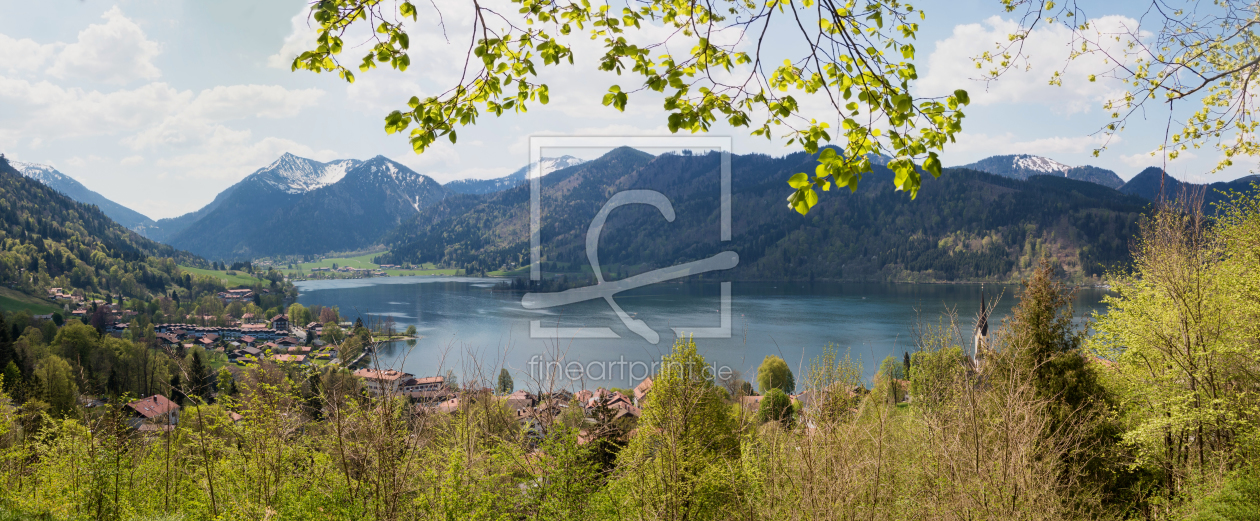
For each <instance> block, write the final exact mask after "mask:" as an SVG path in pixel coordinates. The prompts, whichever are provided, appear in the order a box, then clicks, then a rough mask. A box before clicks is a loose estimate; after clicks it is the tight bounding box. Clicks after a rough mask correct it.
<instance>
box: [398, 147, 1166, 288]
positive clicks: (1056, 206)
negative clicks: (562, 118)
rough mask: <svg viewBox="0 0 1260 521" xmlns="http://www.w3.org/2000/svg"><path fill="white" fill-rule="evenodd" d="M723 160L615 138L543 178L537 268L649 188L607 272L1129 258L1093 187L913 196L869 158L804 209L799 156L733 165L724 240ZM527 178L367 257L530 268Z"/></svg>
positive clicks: (421, 224) (605, 244) (1093, 269)
mask: <svg viewBox="0 0 1260 521" xmlns="http://www.w3.org/2000/svg"><path fill="white" fill-rule="evenodd" d="M720 162H721V161H720V156H719V155H718V154H716V153H714V154H708V155H695V156H683V155H675V154H664V155H660V156H652V155H650V154H646V153H644V152H641V151H638V150H634V149H629V148H621V149H616V150H613V151H611V152H609V153H608V154H606V155H604V156H603V157H600V158H598V159H595V160H592V161H589V162H586V163H581V164H579V165H576V166H572V167H568V168H563V169H560V170H557V171H555V172H552V173H551V174H549V175H547V176H545V177H544V178H543V179H542V185H541V186H542V190H543V192H542V194H541V203H542V209H543V214H542V228H541V229H540V232H539V233H540V237H541V239H542V244H543V257H544V259H543V265H544V271H546V272H549V273H570V274H574V273H582V272H583V271H584V270H585V271H586V273H588V274H589V268H588V267H587V259H586V233H587V227H588V226H589V224H590V222H591V220H592V218H593V217H594V216H595V214H596V213H598V212H599V211H600V209H601V207H602V206H603V205H604V203H605V201H607V200H608V197H609V195H610V194H612V193H615V192H617V191H622V190H655V191H659V192H661V193H663V194H667V197H669V198H670V200H671V201H672V207H673V210H674V213H675V218H674V219H673V221H672V222H671V221H667V220H665V219H664V218H662V216H661V215H660V213H659V212H658V211H657V210H656V209H655V208H649V207H646V206H643V205H631V206H627V207H624V208H619V209H617V210H616V211H615V212H613V213H612V214H611V215H610V216H609V217H608V220H607V222H606V224H605V226H604V228H603V233H602V236H601V238H600V242H599V246H598V247H599V255H600V259H601V260H602V262H603V264H602V268H603V270H604V271H605V272H606V273H605V276H606V277H607V278H610V279H612V278H621V277H624V276H627V275H634V274H637V273H642V272H644V271H647V270H651V269H657V268H663V267H667V266H671V265H675V264H679V263H683V262H688V261H693V260H699V259H703V258H707V257H710V256H712V255H714V254H716V253H719V252H721V251H726V250H730V251H734V252H736V253H737V254H738V255H739V265H738V267H737V268H736V269H735V270H736V274H737V275H736V276H739V277H741V278H742V279H744V280H755V279H764V280H782V279H807V278H815V277H821V278H829V279H839V280H880V281H886V280H919V281H938V280H1011V279H1014V278H1018V277H1019V276H1021V275H1022V274H1025V273H1026V272H1027V270H1029V269H1030V268H1031V267H1032V266H1034V265H1035V264H1036V260H1037V259H1038V258H1040V257H1041V256H1042V255H1047V256H1051V257H1054V258H1056V259H1058V260H1059V262H1060V265H1061V266H1063V268H1064V269H1065V270H1066V271H1068V272H1069V273H1071V274H1073V275H1075V276H1078V277H1087V276H1090V275H1098V274H1101V273H1103V272H1104V271H1105V270H1106V269H1108V268H1109V267H1111V266H1114V265H1116V264H1118V263H1122V262H1126V261H1127V260H1128V258H1129V257H1128V255H1129V250H1128V242H1129V239H1130V237H1132V235H1133V233H1134V232H1135V231H1136V226H1137V224H1136V223H1137V220H1138V217H1139V216H1140V215H1141V213H1142V212H1143V211H1144V210H1145V208H1146V207H1147V206H1148V202H1147V201H1145V200H1143V199H1141V198H1139V197H1135V196H1131V195H1126V194H1122V193H1120V192H1118V191H1116V190H1113V189H1111V188H1108V187H1105V186H1100V185H1098V184H1096V183H1092V182H1084V181H1079V180H1074V179H1067V178H1065V177H1062V176H1047V175H1038V176H1032V177H1029V178H1027V179H1011V178H1007V177H1003V176H998V175H993V174H989V173H986V172H979V171H975V170H971V169H966V168H956V169H951V170H950V171H949V172H948V173H947V174H946V175H945V176H942V177H941V178H940V179H934V178H932V177H931V176H925V178H924V182H923V187H922V189H921V191H920V192H919V196H918V198H917V200H914V201H911V200H910V199H909V198H908V197H906V196H905V194H903V193H900V192H896V191H895V190H894V189H893V183H892V179H893V177H894V174H893V173H892V172H891V171H889V170H888V169H887V168H885V167H883V166H878V165H877V166H876V167H875V170H874V172H872V173H870V174H867V175H866V176H865V178H864V179H863V180H862V183H861V184H860V186H859V188H858V190H857V192H856V193H853V194H850V193H848V192H847V191H841V192H840V193H834V192H833V193H829V194H823V195H822V198H823V201H822V202H821V203H820V204H819V205H818V206H815V207H814V209H813V210H812V211H811V212H810V214H809V215H808V216H805V217H801V216H799V215H797V214H795V213H794V212H791V211H790V210H789V209H788V208H787V204H786V202H785V201H784V179H787V178H788V177H790V176H791V175H792V174H794V173H796V172H801V171H810V170H812V169H813V167H814V165H815V164H816V160H815V158H814V157H813V156H811V155H809V154H805V153H797V154H791V155H788V156H785V157H780V158H772V157H768V156H764V155H757V154H750V155H742V156H741V155H736V156H733V157H732V159H731V178H732V182H731V206H732V209H733V211H732V216H731V217H732V223H731V225H732V240H731V241H730V242H721V241H719V240H718V237H719V232H720V220H719V216H720V212H719V208H720V204H719V201H720V200H719V194H718V190H717V183H716V179H717V178H718V177H717V176H718V169H719V167H720ZM528 204H529V187H528V186H516V187H514V188H510V189H507V190H503V191H500V192H495V193H491V194H481V195H472V194H453V195H451V196H449V197H447V198H446V199H443V200H442V201H440V202H439V203H437V204H434V205H433V206H430V207H428V208H425V209H423V210H422V211H421V212H420V213H419V214H418V215H417V216H416V217H415V218H413V219H411V220H410V221H409V222H407V223H405V224H404V225H403V226H400V227H399V228H398V229H397V230H395V231H394V232H393V233H392V234H391V235H390V236H389V237H388V238H387V239H386V244H387V245H388V246H389V247H390V248H391V249H390V252H389V253H387V254H385V255H382V256H381V257H380V259H379V261H380V262H387V263H399V262H412V263H418V262H436V263H440V264H443V265H448V266H459V267H463V268H465V269H468V270H470V271H473V272H476V271H489V270H495V269H502V268H504V267H511V266H514V265H521V264H523V263H524V262H528V259H529V254H528V251H529V250H528V244H529V224H528V212H527V210H528Z"/></svg>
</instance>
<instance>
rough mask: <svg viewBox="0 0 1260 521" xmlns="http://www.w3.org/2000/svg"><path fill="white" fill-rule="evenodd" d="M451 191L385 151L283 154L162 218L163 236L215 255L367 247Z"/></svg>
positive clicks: (247, 255) (178, 244) (242, 256)
mask: <svg viewBox="0 0 1260 521" xmlns="http://www.w3.org/2000/svg"><path fill="white" fill-rule="evenodd" d="M445 197H446V191H445V190H443V188H442V186H441V185H439V184H438V183H437V182H436V181H434V180H433V179H430V178H429V177H428V176H425V175H422V174H419V173H417V172H415V171H413V170H411V169H410V168H407V167H406V166H403V165H401V164H399V163H397V162H395V161H392V160H390V159H388V158H386V157H384V156H376V157H374V158H372V159H369V160H367V161H360V160H357V159H339V160H334V161H329V162H320V161H315V160H313V159H307V158H302V157H298V156H295V155H293V154H288V153H286V154H284V155H283V156H281V157H280V158H279V159H277V160H276V161H274V162H272V163H271V164H270V165H268V166H266V167H263V168H260V169H258V170H257V171H255V172H254V173H253V174H250V175H249V176H247V177H246V178H245V179H242V180H241V181H240V182H238V183H236V184H235V185H232V186H231V187H229V188H228V189H227V190H224V191H223V192H222V193H220V194H219V195H218V196H217V197H215V199H214V201H212V202H211V203H210V204H208V205H206V206H205V207H204V208H201V209H200V210H197V211H196V212H192V213H190V214H187V215H184V216H180V217H177V218H174V219H163V220H162V221H159V222H158V223H157V226H158V229H157V230H155V233H154V235H156V236H160V237H162V240H163V241H164V242H167V243H168V244H171V245H173V246H176V247H179V248H184V249H187V250H189V251H192V252H194V253H198V254H201V255H203V256H206V257H209V258H215V259H247V258H257V257H264V256H272V255H287V254H308V253H324V252H328V251H336V250H348V249H356V248H363V247H367V246H371V245H373V244H376V243H377V241H379V240H380V238H381V236H383V235H384V234H386V233H388V232H389V231H391V230H392V229H394V228H395V227H397V226H398V224H399V223H401V222H402V221H403V220H405V219H408V218H411V217H412V216H414V215H415V214H416V212H418V211H419V210H420V209H421V208H424V207H426V206H429V205H431V204H433V203H435V202H437V201H440V200H442V199H443V198H445Z"/></svg>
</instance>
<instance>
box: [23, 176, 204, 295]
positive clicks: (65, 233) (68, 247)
mask: <svg viewBox="0 0 1260 521" xmlns="http://www.w3.org/2000/svg"><path fill="white" fill-rule="evenodd" d="M0 201H3V202H4V204H0V238H3V239H4V240H2V241H0V258H3V259H4V262H0V284H4V285H6V286H9V287H12V288H14V289H17V290H19V291H22V292H25V293H27V294H30V295H35V296H38V297H44V296H45V295H46V293H45V292H46V291H47V290H48V289H49V288H52V287H62V288H66V289H71V288H74V289H81V290H84V291H88V292H102V293H110V294H114V295H119V294H121V295H126V296H129V297H148V296H151V295H152V294H154V293H157V294H164V293H165V289H166V287H167V286H168V285H170V284H172V283H178V282H177V281H178V279H179V277H180V272H179V268H177V267H176V263H178V264H183V265H191V266H196V267H200V266H206V265H207V264H208V263H206V262H205V260H204V259H201V258H198V257H196V256H194V255H191V254H189V253H188V252H184V251H177V250H176V249H175V248H172V247H170V246H167V245H165V244H158V243H156V242H154V241H151V240H149V239H146V238H144V237H141V236H140V235H139V234H137V233H136V232H134V231H131V230H129V229H127V228H125V227H123V226H122V225H120V224H119V223H117V222H115V221H113V220H112V219H110V218H109V216H108V215H107V214H106V213H105V212H104V210H102V209H101V208H100V207H99V206H96V205H88V204H85V203H80V202H78V201H75V200H74V199H71V198H70V197H69V196H68V195H66V194H64V193H62V192H60V191H59V190H56V189H54V188H53V187H51V186H49V185H47V184H45V183H44V182H42V181H39V180H37V178H34V177H32V176H28V175H26V174H24V173H22V172H20V171H18V170H17V169H16V168H13V167H12V166H11V165H10V163H9V162H8V161H6V160H5V159H4V157H3V156H0Z"/></svg>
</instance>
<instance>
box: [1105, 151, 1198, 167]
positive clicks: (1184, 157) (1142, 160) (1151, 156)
mask: <svg viewBox="0 0 1260 521" xmlns="http://www.w3.org/2000/svg"><path fill="white" fill-rule="evenodd" d="M1197 157H1199V155H1198V154H1195V153H1194V152H1191V151H1189V150H1183V151H1181V152H1179V153H1178V154H1177V157H1176V158H1165V157H1163V154H1161V153H1160V152H1159V150H1152V151H1150V152H1146V153H1143V154H1131V155H1127V156H1120V161H1123V162H1124V164H1126V165H1129V166H1132V167H1148V166H1159V165H1160V164H1161V163H1163V162H1164V161H1165V160H1167V162H1169V163H1172V162H1175V161H1183V162H1184V161H1188V160H1191V159H1195V158H1197Z"/></svg>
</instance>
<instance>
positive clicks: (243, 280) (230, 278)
mask: <svg viewBox="0 0 1260 521" xmlns="http://www.w3.org/2000/svg"><path fill="white" fill-rule="evenodd" d="M179 269H181V270H184V271H186V272H188V273H191V274H193V276H205V275H208V276H211V277H218V278H219V279H220V280H222V281H223V283H224V284H227V285H228V286H253V285H254V284H257V283H258V282H259V281H261V282H262V283H263V284H270V283H269V282H268V281H266V280H265V279H258V278H255V277H251V276H250V275H249V273H246V272H244V271H237V272H236V275H228V274H227V272H226V271H214V270H203V269H200V268H189V267H188V266H180V267H179Z"/></svg>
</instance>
